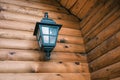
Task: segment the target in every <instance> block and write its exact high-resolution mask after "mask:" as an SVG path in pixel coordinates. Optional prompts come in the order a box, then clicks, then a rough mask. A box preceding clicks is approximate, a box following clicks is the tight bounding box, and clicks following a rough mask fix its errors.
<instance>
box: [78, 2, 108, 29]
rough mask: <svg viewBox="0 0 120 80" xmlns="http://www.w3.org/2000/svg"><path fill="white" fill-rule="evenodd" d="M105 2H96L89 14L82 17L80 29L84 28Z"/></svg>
mask: <svg viewBox="0 0 120 80" xmlns="http://www.w3.org/2000/svg"><path fill="white" fill-rule="evenodd" d="M99 3H100V4H99ZM104 3H106V1H105V0H99V1H97V2H96V5H94V6H93V8H92V9H91V10H90V11H89V14H88V16H87V17H85V18H84V19H82V21H81V22H80V29H82V28H83V27H84V26H85V25H86V24H87V22H88V21H89V20H90V19H91V18H92V17H93V16H94V15H95V14H96V13H97V12H98V10H99V9H100V8H101V7H103V5H104Z"/></svg>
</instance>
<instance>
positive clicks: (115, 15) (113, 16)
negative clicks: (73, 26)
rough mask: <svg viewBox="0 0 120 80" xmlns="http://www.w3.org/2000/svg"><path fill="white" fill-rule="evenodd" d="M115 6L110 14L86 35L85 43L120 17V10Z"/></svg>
mask: <svg viewBox="0 0 120 80" xmlns="http://www.w3.org/2000/svg"><path fill="white" fill-rule="evenodd" d="M116 10H117V9H116V8H115V9H114V10H112V11H111V12H110V13H109V14H108V15H106V16H105V17H104V18H103V19H102V20H101V21H100V22H99V23H98V24H97V25H96V26H94V27H93V28H92V29H91V30H90V31H89V32H88V33H87V34H86V35H85V36H84V39H85V43H87V42H89V41H90V40H91V39H93V38H94V37H95V36H97V35H98V34H99V33H100V32H101V31H102V30H104V29H105V28H106V27H107V26H109V25H111V24H112V23H113V22H114V21H115V20H116V19H117V18H119V17H120V14H119V12H120V10H117V11H116Z"/></svg>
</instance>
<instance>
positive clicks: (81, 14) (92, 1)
mask: <svg viewBox="0 0 120 80" xmlns="http://www.w3.org/2000/svg"><path fill="white" fill-rule="evenodd" d="M96 1H97V0H87V2H86V3H85V4H84V6H83V8H82V9H81V10H80V11H79V13H78V15H77V16H78V17H79V18H81V19H83V18H84V17H85V16H86V15H87V14H88V12H89V10H90V9H91V8H92V7H93V6H94V4H95V3H96Z"/></svg>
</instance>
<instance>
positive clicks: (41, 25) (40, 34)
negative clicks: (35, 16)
mask: <svg viewBox="0 0 120 80" xmlns="http://www.w3.org/2000/svg"><path fill="white" fill-rule="evenodd" d="M61 27H62V25H61V24H56V22H55V21H53V20H52V19H49V18H48V13H47V12H46V13H45V14H44V18H43V19H42V20H41V22H36V26H35V30H34V35H35V36H36V38H37V41H38V44H39V47H40V49H41V50H42V51H44V52H45V53H46V54H45V59H46V60H50V55H51V54H50V53H51V51H52V50H53V49H54V47H55V46H56V41H57V37H58V32H59V30H60V28H61Z"/></svg>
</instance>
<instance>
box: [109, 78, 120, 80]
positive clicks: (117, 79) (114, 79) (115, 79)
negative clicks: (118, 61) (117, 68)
mask: <svg viewBox="0 0 120 80" xmlns="http://www.w3.org/2000/svg"><path fill="white" fill-rule="evenodd" d="M110 80H120V77H117V78H113V79H110Z"/></svg>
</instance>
